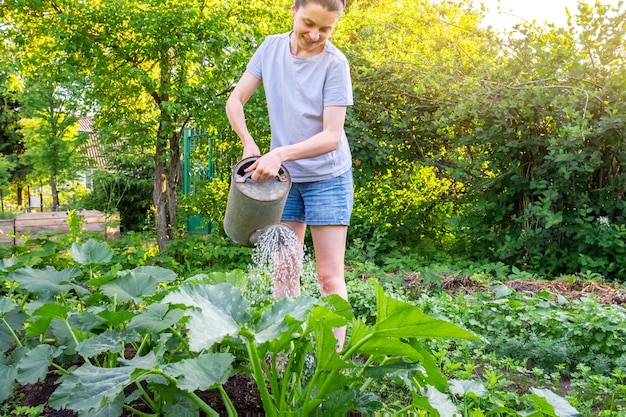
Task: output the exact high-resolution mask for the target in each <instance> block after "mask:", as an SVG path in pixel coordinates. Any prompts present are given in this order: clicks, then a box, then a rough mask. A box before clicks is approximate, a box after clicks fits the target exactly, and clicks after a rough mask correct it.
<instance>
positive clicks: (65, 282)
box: [8, 266, 80, 297]
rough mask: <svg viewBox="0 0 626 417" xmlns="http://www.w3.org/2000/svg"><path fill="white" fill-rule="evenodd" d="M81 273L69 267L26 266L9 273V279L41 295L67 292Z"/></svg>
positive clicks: (46, 295) (47, 295)
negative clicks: (42, 267)
mask: <svg viewBox="0 0 626 417" xmlns="http://www.w3.org/2000/svg"><path fill="white" fill-rule="evenodd" d="M79 275H80V271H78V270H76V269H73V268H67V269H63V270H61V271H57V270H56V269H54V268H53V267H51V266H47V267H45V268H44V269H34V268H31V267H30V266H25V267H22V268H19V269H16V270H14V271H11V272H10V273H9V276H8V279H9V281H15V282H19V284H20V287H21V288H24V289H25V290H27V291H30V292H31V293H33V294H36V295H37V296H40V297H49V296H50V295H60V294H66V293H67V292H69V291H70V290H71V289H72V288H74V286H73V285H72V283H73V281H74V278H76V277H77V276H79Z"/></svg>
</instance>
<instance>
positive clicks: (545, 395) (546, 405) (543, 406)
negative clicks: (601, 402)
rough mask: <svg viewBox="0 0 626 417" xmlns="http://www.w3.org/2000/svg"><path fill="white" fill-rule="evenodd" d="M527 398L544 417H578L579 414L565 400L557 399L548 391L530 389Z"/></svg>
mask: <svg viewBox="0 0 626 417" xmlns="http://www.w3.org/2000/svg"><path fill="white" fill-rule="evenodd" d="M529 392H530V394H529V395H528V397H529V398H530V399H531V400H532V401H533V403H534V404H535V406H536V407H537V408H538V409H539V410H540V411H542V412H545V413H547V414H546V415H552V414H551V413H554V414H555V415H557V416H558V417H579V416H580V415H581V414H580V412H578V410H576V409H575V408H574V407H572V406H571V404H570V403H568V402H567V401H566V400H565V399H563V398H562V397H559V396H558V395H556V394H555V393H553V392H552V391H550V390H549V389H539V388H531V389H530V390H529Z"/></svg>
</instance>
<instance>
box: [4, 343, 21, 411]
mask: <svg viewBox="0 0 626 417" xmlns="http://www.w3.org/2000/svg"><path fill="white" fill-rule="evenodd" d="M13 356H14V354H12V355H11V356H9V357H8V358H7V357H5V356H4V355H0V381H2V383H1V384H0V404H1V403H3V402H4V400H6V399H7V398H9V397H10V396H11V394H13V387H14V386H15V379H16V378H17V373H18V372H17V366H16V363H15V362H16V359H14V357H13Z"/></svg>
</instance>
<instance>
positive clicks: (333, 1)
mask: <svg viewBox="0 0 626 417" xmlns="http://www.w3.org/2000/svg"><path fill="white" fill-rule="evenodd" d="M346 1H347V0H295V1H294V2H293V3H294V4H295V5H296V9H299V8H301V7H304V6H306V5H307V4H309V3H316V4H319V5H320V6H322V7H323V8H325V9H326V10H328V11H329V12H341V11H343V9H345V8H346Z"/></svg>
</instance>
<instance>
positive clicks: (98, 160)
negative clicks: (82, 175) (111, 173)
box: [78, 117, 107, 168]
mask: <svg viewBox="0 0 626 417" xmlns="http://www.w3.org/2000/svg"><path fill="white" fill-rule="evenodd" d="M78 132H79V133H83V134H87V135H88V137H87V143H85V145H84V148H83V149H84V150H85V153H86V154H87V159H88V165H89V167H90V168H105V167H106V166H107V160H106V158H105V156H104V155H105V151H104V147H103V146H102V144H101V143H100V140H99V138H98V133H97V132H96V131H95V130H94V122H93V117H80V118H79V119H78Z"/></svg>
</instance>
